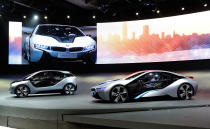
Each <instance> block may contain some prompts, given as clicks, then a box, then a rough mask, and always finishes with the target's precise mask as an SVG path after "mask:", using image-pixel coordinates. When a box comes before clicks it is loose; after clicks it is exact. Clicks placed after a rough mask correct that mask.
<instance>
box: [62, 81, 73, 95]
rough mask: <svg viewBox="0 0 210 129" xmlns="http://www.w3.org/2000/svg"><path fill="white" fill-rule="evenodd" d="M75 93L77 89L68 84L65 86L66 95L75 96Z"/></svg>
mask: <svg viewBox="0 0 210 129" xmlns="http://www.w3.org/2000/svg"><path fill="white" fill-rule="evenodd" d="M74 92H75V87H74V86H73V85H72V84H67V85H66V86H64V94H66V95H73V94H74Z"/></svg>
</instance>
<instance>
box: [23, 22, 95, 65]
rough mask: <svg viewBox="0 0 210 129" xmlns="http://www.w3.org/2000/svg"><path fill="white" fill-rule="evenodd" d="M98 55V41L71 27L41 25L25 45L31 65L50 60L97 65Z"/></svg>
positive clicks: (26, 54) (25, 51)
mask: <svg viewBox="0 0 210 129" xmlns="http://www.w3.org/2000/svg"><path fill="white" fill-rule="evenodd" d="M96 53H97V52H96V41H95V40H94V39H92V38H91V37H90V36H87V35H85V34H84V33H83V32H82V31H81V30H80V29H79V28H77V27H75V26H69V25H57V24H40V25H38V26H37V27H36V28H35V29H34V31H33V32H32V34H31V35H30V36H29V37H27V38H26V42H25V43H24V45H23V56H24V58H26V59H27V60H28V62H29V63H34V62H41V61H42V62H46V60H48V59H50V60H57V61H59V60H62V61H82V62H86V63H88V64H95V62H96Z"/></svg>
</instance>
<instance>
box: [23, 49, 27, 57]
mask: <svg viewBox="0 0 210 129" xmlns="http://www.w3.org/2000/svg"><path fill="white" fill-rule="evenodd" d="M23 58H24V59H27V54H26V50H25V48H24V49H23Z"/></svg>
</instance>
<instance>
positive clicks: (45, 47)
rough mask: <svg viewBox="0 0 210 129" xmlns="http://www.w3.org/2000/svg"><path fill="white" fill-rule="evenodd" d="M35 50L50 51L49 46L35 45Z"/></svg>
mask: <svg viewBox="0 0 210 129" xmlns="http://www.w3.org/2000/svg"><path fill="white" fill-rule="evenodd" d="M34 48H37V49H45V50H49V49H50V47H49V46H46V45H41V44H34Z"/></svg>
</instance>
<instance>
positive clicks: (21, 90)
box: [15, 85, 30, 97]
mask: <svg viewBox="0 0 210 129" xmlns="http://www.w3.org/2000/svg"><path fill="white" fill-rule="evenodd" d="M29 93H30V89H29V88H28V87H27V86H25V85H20V86H18V87H17V88H16V89H15V94H16V95H17V97H27V96H28V94H29Z"/></svg>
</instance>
